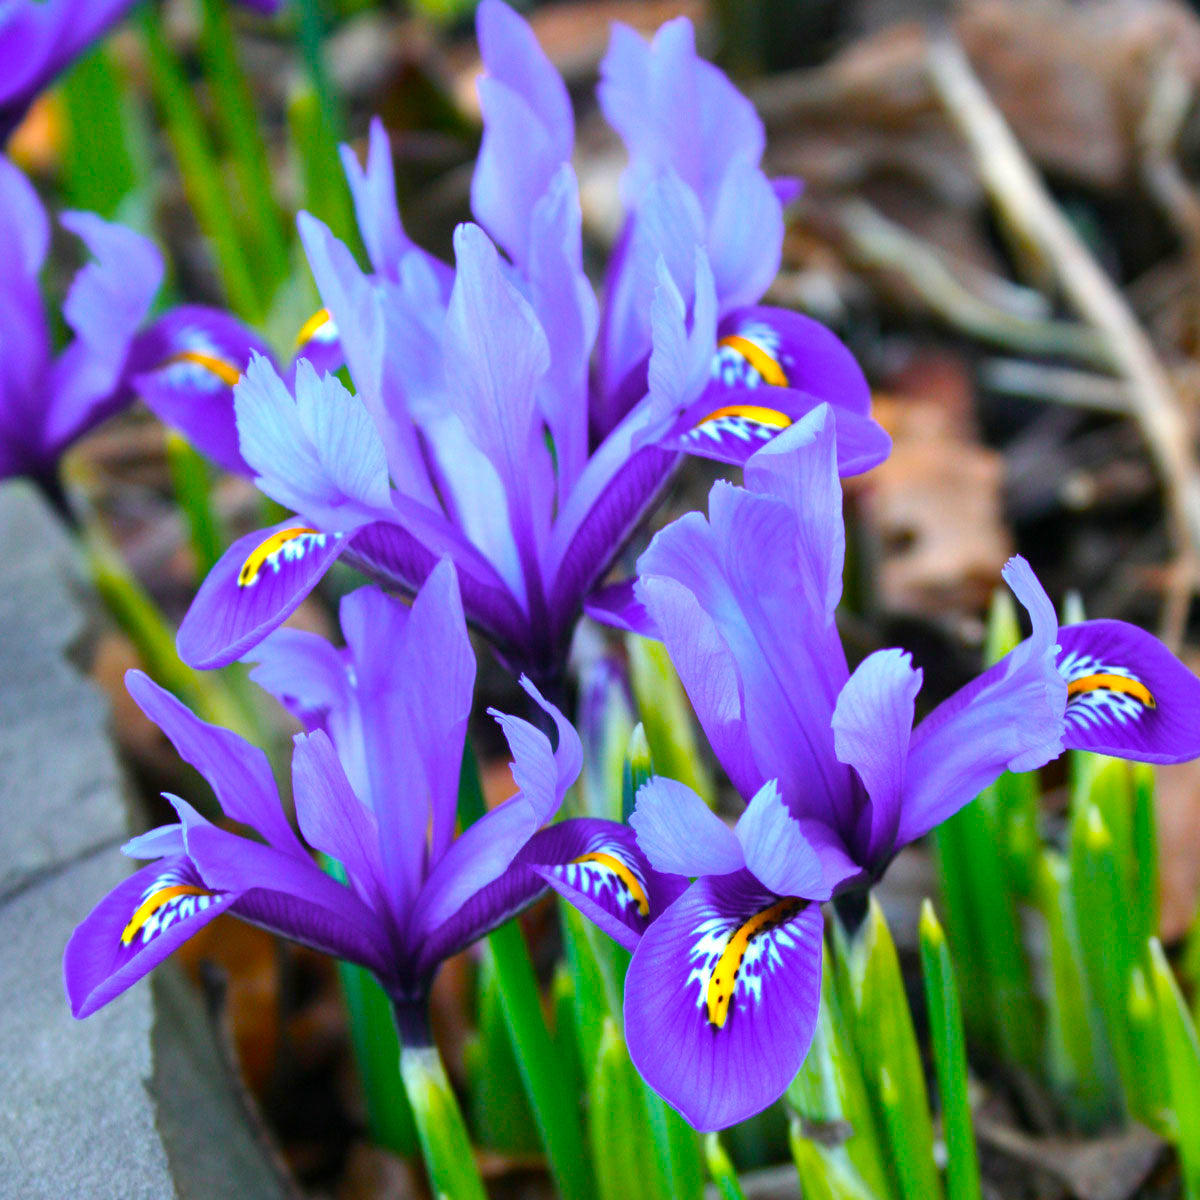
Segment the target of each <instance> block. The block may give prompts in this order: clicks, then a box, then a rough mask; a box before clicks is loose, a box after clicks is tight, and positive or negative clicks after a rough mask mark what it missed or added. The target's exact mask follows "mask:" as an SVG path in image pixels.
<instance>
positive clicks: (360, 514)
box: [233, 356, 391, 530]
mask: <svg viewBox="0 0 1200 1200" xmlns="http://www.w3.org/2000/svg"><path fill="white" fill-rule="evenodd" d="M233 395H234V407H235V409H236V412H237V429H238V439H239V443H240V446H241V451H242V457H243V458H244V459H245V460H246V463H247V464H248V465H249V467H250V468H251V470H252V471H253V472H254V473H255V483H256V484H257V485H258V487H259V489H260V490H261V491H263V492H265V493H266V494H267V495H268V496H270V497H271V498H272V499H273V500H276V501H277V502H278V503H280V504H282V505H284V506H285V507H287V508H293V509H295V510H296V511H297V512H303V513H305V514H307V515H308V516H309V517H311V518H312V519H313V520H314V521H316V522H318V523H319V524H322V525H324V526H325V527H326V528H335V529H343V530H351V529H356V528H359V527H361V526H362V525H366V524H368V523H369V522H370V521H372V520H374V519H376V518H377V517H378V516H379V515H380V512H381V511H382V510H386V509H387V508H389V507H390V499H391V490H390V487H389V484H388V463H387V457H386V454H385V451H384V445H383V441H382V439H381V438H380V436H379V432H378V430H377V429H376V428H375V424H374V422H373V421H372V419H371V416H370V414H369V413H368V412H367V409H366V407H365V406H364V405H363V403H362V401H361V400H360V399H359V398H358V397H356V396H354V395H352V394H351V393H350V392H348V391H347V390H346V388H345V387H344V385H343V384H342V383H341V381H340V380H339V379H337V378H336V377H335V376H333V375H325V376H323V377H318V375H317V373H316V371H314V370H313V368H312V366H311V364H309V363H308V362H306V361H304V360H301V362H300V363H299V365H298V367H297V370H296V396H295V399H294V400H293V399H292V396H291V395H290V393H289V392H288V390H287V388H286V387H285V386H284V383H283V380H282V379H280V378H279V374H278V372H277V371H276V370H275V367H274V366H273V364H272V363H271V362H270V361H269V360H268V359H266V358H263V357H261V356H256V357H254V358H253V359H251V362H250V365H249V367H248V368H247V369H246V373H245V375H244V376H243V377H242V379H241V380H240V382H239V383H238V385H237V387H235V388H234V393H233Z"/></svg>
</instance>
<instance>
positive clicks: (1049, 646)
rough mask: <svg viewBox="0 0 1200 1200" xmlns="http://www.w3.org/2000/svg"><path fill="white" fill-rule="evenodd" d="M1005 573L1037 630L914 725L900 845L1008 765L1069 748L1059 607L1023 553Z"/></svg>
mask: <svg viewBox="0 0 1200 1200" xmlns="http://www.w3.org/2000/svg"><path fill="white" fill-rule="evenodd" d="M1004 578H1005V580H1006V581H1007V583H1008V585H1009V587H1011V588H1012V590H1013V592H1014V593H1015V594H1016V597H1017V599H1018V600H1020V601H1021V603H1022V604H1023V605H1024V606H1025V608H1026V609H1027V610H1028V611H1029V615H1030V617H1031V619H1032V621H1033V633H1032V635H1031V636H1030V637H1028V638H1026V639H1025V641H1023V642H1022V643H1021V644H1020V645H1019V646H1017V648H1016V649H1015V650H1013V651H1011V652H1010V653H1009V654H1006V655H1005V656H1004V658H1002V659H1001V660H1000V661H999V662H998V663H996V665H995V666H993V667H990V668H989V669H988V670H986V671H985V672H984V673H983V674H982V675H980V676H979V677H978V678H977V679H975V680H973V681H972V682H971V683H969V684H967V686H966V687H964V688H960V689H959V691H957V692H955V693H954V695H953V696H951V697H950V698H949V699H948V700H946V701H944V702H943V703H941V704H939V705H938V706H937V708H935V709H934V710H933V712H931V713H930V714H929V716H928V717H926V718H925V720H924V721H922V722H921V723H920V725H918V726H917V728H916V729H915V730H914V731H913V736H912V742H911V744H910V747H909V753H908V781H907V785H906V788H905V792H906V794H905V798H904V802H903V804H902V805H901V813H900V828H899V830H898V831H897V835H896V844H897V847H899V846H903V845H905V844H906V843H908V842H911V841H912V840H913V839H914V838H918V837H920V836H921V835H922V834H923V833H927V832H928V831H929V830H930V829H932V828H933V827H934V826H935V825H937V824H939V823H940V822H942V821H944V820H945V819H946V818H947V817H950V816H953V815H954V813H956V812H957V811H958V810H959V809H960V808H961V807H962V806H963V805H964V804H966V803H967V802H968V801H970V800H972V799H974V797H975V796H977V795H978V794H979V793H980V792H981V791H982V790H983V789H984V788H985V787H986V786H987V785H988V784H989V783H991V782H992V781H993V780H994V779H996V777H997V776H998V775H1000V774H1001V773H1002V772H1003V771H1006V770H1008V771H1031V770H1033V769H1034V768H1035V767H1040V766H1041V765H1042V764H1043V763H1046V762H1049V761H1050V759H1052V758H1056V757H1057V756H1058V755H1059V754H1060V753H1062V749H1063V735H1064V721H1063V713H1064V711H1065V710H1066V691H1067V685H1066V682H1065V680H1064V679H1063V678H1062V676H1061V675H1060V674H1059V673H1058V671H1057V669H1056V668H1055V651H1056V644H1057V638H1058V622H1057V619H1056V617H1055V613H1054V605H1053V604H1051V603H1050V598H1049V597H1048V596H1047V595H1046V593H1045V591H1044V590H1043V589H1042V585H1041V584H1040V583H1038V581H1037V579H1036V577H1035V576H1034V574H1033V571H1032V570H1031V569H1030V567H1029V564H1028V563H1027V562H1026V561H1025V560H1024V559H1023V558H1020V557H1017V558H1012V559H1010V560H1009V562H1008V564H1007V566H1005V568H1004Z"/></svg>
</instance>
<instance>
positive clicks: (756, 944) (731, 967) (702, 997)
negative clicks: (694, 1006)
mask: <svg viewBox="0 0 1200 1200" xmlns="http://www.w3.org/2000/svg"><path fill="white" fill-rule="evenodd" d="M807 906H808V901H807V900H800V899H798V898H797V897H795V896H787V897H785V898H784V899H782V900H777V901H776V902H775V903H774V904H772V905H769V906H768V907H767V908H763V909H760V910H759V911H758V912H756V913H754V914H752V915H751V916H750V917H748V918H747V919H746V920H745V921H743V922H742V923H741V924H740V925H737V924H734V923H733V922H732V921H730V920H729V918H728V917H719V916H714V917H710V918H709V919H708V920H707V921H705V922H704V923H703V924H702V925H701V926H700V927H699V928H698V929H697V930H696V931H695V933H694V935H693V941H692V949H691V951H690V953H689V956H688V957H689V960H690V962H691V963H692V970H691V973H690V974H689V975H688V985H689V986H690V985H691V984H692V983H696V982H698V983H699V984H700V990H699V994H698V997H697V1003H698V1004H699V1007H700V1008H701V1009H702V1010H703V1011H704V1015H705V1019H706V1020H707V1021H708V1024H709V1025H710V1026H711V1027H712V1028H713V1029H714V1030H716V1029H722V1028H724V1026H725V1022H726V1021H727V1020H728V1019H729V1010H730V1007H731V1005H732V1004H733V1000H734V997H735V996H736V997H737V999H738V1000H739V1001H740V1002H741V1003H742V1004H758V1003H759V1002H760V1001H761V1000H762V984H763V977H764V975H767V974H770V973H773V972H774V971H776V970H778V969H779V967H780V966H782V963H783V953H784V952H785V951H787V950H790V949H794V948H796V947H798V946H799V945H800V939H799V938H798V937H797V936H796V935H795V934H794V933H793V932H792V930H791V929H790V928H789V926H788V922H789V921H790V920H791V919H792V917H794V916H796V915H797V914H799V913H801V912H803V911H804V909H805V908H806V907H807Z"/></svg>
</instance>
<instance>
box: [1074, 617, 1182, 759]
mask: <svg viewBox="0 0 1200 1200" xmlns="http://www.w3.org/2000/svg"><path fill="white" fill-rule="evenodd" d="M1058 644H1059V650H1058V671H1059V674H1060V675H1062V677H1063V678H1064V679H1065V680H1066V681H1067V715H1066V730H1065V734H1064V737H1063V743H1064V745H1066V746H1067V747H1068V748H1070V749H1073V750H1092V751H1095V752H1096V753H1098V754H1112V755H1115V756H1116V757H1118V758H1132V759H1136V760H1137V761H1139V762H1153V763H1173V762H1185V761H1186V760H1188V759H1192V758H1196V757H1198V756H1200V680H1197V678H1196V676H1195V675H1193V674H1192V672H1191V671H1189V670H1188V669H1187V667H1185V666H1184V665H1183V663H1181V662H1180V661H1179V660H1178V659H1177V658H1176V657H1175V656H1174V655H1173V654H1172V653H1171V652H1170V651H1169V650H1168V649H1167V648H1166V646H1164V645H1163V644H1162V642H1160V641H1159V640H1158V639H1157V638H1155V637H1152V636H1151V635H1150V634H1148V633H1146V632H1145V630H1142V629H1139V628H1138V627H1137V626H1136V625H1129V624H1127V623H1126V622H1124V621H1084V622H1082V623H1081V624H1078V625H1068V626H1067V627H1066V628H1064V629H1060V630H1059V631H1058Z"/></svg>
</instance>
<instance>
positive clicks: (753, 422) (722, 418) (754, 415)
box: [688, 404, 792, 442]
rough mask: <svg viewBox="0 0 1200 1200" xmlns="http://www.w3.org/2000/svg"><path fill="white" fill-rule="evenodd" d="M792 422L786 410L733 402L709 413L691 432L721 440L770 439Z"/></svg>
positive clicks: (696, 437)
mask: <svg viewBox="0 0 1200 1200" xmlns="http://www.w3.org/2000/svg"><path fill="white" fill-rule="evenodd" d="M791 423H792V418H791V417H789V416H788V415H787V413H782V412H780V411H779V410H778V409H775V408H766V407H764V406H762V405H758V404H730V405H727V406H726V407H724V408H718V409H717V410H716V411H715V412H710V413H709V414H708V416H707V417H705V418H704V419H703V420H702V421H700V422H698V423H697V425H696V426H695V427H694V428H693V429H692V430H691V431H690V432H689V434H688V436H689V437H690V438H692V439H699V438H702V437H711V438H712V439H713V440H714V441H717V442H719V441H721V440H722V439H724V438H725V437H726V436H729V437H735V438H737V439H738V440H739V441H743V442H748V441H750V440H751V439H752V438H758V439H759V440H760V441H764V442H769V441H770V440H771V439H772V438H773V437H774V436H775V435H776V434H777V433H778V432H779V431H780V430H781V429H786V428H787V427H788V426H789V425H790V424H791Z"/></svg>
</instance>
